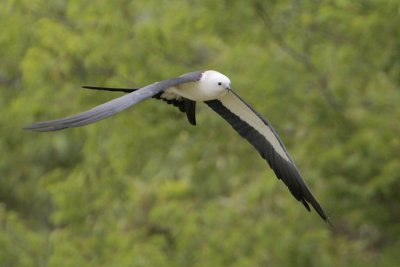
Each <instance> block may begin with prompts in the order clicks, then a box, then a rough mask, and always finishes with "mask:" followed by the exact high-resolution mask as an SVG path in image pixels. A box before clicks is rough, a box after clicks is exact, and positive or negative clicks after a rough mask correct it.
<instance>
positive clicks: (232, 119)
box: [205, 90, 329, 223]
mask: <svg viewBox="0 0 400 267" xmlns="http://www.w3.org/2000/svg"><path fill="white" fill-rule="evenodd" d="M205 103H206V104H207V105H208V106H209V107H211V108H212V109H213V110H214V111H215V112H217V113H218V114H219V115H220V116H221V117H223V118H224V119H225V120H226V121H227V122H228V123H229V124H230V125H231V126H232V127H233V129H235V130H236V131H237V132H238V133H239V134H240V135H241V136H242V137H243V138H245V139H246V140H247V141H249V142H250V144H252V145H253V147H254V148H255V149H256V150H257V151H258V152H259V153H260V155H261V157H263V158H264V159H265V160H266V161H267V162H268V164H269V166H270V167H271V168H272V170H273V171H274V172H275V174H276V176H277V177H278V178H279V179H281V180H282V181H283V182H284V183H285V184H286V186H287V187H288V188H289V190H290V192H291V193H292V194H293V196H294V197H295V198H296V199H297V200H298V201H300V202H302V203H303V205H304V206H305V207H306V208H307V210H310V207H309V205H308V204H311V206H313V207H314V209H315V210H316V211H317V212H318V214H319V215H320V216H321V217H322V218H323V219H324V220H325V221H326V222H328V223H329V219H328V217H327V215H326V214H325V212H324V210H323V209H322V208H321V206H320V205H319V203H318V202H317V200H316V199H315V197H314V196H313V194H312V193H311V191H310V189H309V188H308V186H307V184H306V182H305V181H304V180H303V178H302V177H301V175H300V172H299V171H298V169H297V168H296V165H295V164H294V162H293V160H292V159H291V158H290V156H289V153H288V152H287V150H286V148H285V146H284V145H283V143H282V141H281V140H280V138H279V137H278V134H277V133H276V132H275V130H274V129H273V128H272V126H271V124H270V123H269V122H268V121H267V120H266V119H264V118H263V117H261V115H260V114H259V113H258V112H257V111H255V110H254V109H253V108H252V107H251V106H250V105H249V104H247V103H246V102H245V101H244V100H243V99H242V98H240V97H239V96H238V95H237V94H236V93H235V92H233V91H232V90H231V91H230V92H229V93H227V94H225V95H224V96H223V97H221V98H220V99H218V100H211V101H206V102H205Z"/></svg>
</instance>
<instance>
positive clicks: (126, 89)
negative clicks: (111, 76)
mask: <svg viewBox="0 0 400 267" xmlns="http://www.w3.org/2000/svg"><path fill="white" fill-rule="evenodd" d="M82 88H85V89H91V90H101V91H112V92H124V93H132V92H133V91H136V90H137V89H138V88H118V87H100V86H87V85H84V86H82Z"/></svg>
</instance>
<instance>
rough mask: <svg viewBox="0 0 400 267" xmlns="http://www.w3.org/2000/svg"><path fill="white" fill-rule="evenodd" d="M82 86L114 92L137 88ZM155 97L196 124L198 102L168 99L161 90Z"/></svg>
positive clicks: (130, 90) (126, 91) (129, 91)
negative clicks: (175, 108) (173, 107)
mask: <svg viewBox="0 0 400 267" xmlns="http://www.w3.org/2000/svg"><path fill="white" fill-rule="evenodd" d="M82 88H86V89H92V90H102V91H112V92H124V93H131V92H134V91H136V90H138V89H137V88H120V87H100V86H82ZM153 98H156V99H160V100H163V101H164V102H166V103H168V104H170V105H173V106H175V107H177V108H178V109H179V111H181V112H184V113H186V117H187V119H188V121H189V123H190V124H192V125H196V102H195V101H192V100H190V99H187V98H184V97H180V96H179V97H178V96H177V97H176V98H172V99H168V98H165V97H163V92H159V93H157V94H155V95H154V96H153Z"/></svg>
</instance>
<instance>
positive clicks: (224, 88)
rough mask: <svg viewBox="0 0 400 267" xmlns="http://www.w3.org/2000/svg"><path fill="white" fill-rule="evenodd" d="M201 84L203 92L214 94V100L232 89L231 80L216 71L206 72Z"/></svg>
mask: <svg viewBox="0 0 400 267" xmlns="http://www.w3.org/2000/svg"><path fill="white" fill-rule="evenodd" d="M200 83H201V84H202V87H203V90H205V91H207V92H208V93H210V94H212V96H213V98H217V97H219V96H222V95H224V94H225V93H227V92H228V91H229V90H230V89H231V80H229V78H228V77H226V76H225V75H223V74H222V73H220V72H218V71H215V70H207V71H205V72H204V73H203V75H202V76H201V79H200ZM210 96H211V95H210Z"/></svg>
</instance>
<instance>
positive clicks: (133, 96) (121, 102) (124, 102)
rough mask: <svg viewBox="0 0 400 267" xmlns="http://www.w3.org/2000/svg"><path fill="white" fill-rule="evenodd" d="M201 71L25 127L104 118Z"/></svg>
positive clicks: (43, 127) (59, 125)
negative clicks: (84, 109) (70, 114)
mask: <svg viewBox="0 0 400 267" xmlns="http://www.w3.org/2000/svg"><path fill="white" fill-rule="evenodd" d="M201 75H202V72H192V73H188V74H186V75H183V76H180V77H178V78H172V79H168V80H164V81H160V82H156V83H154V84H151V85H148V86H145V87H143V88H141V89H138V90H136V91H134V92H132V93H129V94H127V95H124V96H121V97H118V98H116V99H113V100H111V101H109V102H106V103H104V104H102V105H99V106H97V107H95V108H92V109H90V110H88V111H85V112H82V113H79V114H76V115H73V116H70V117H67V118H63V119H57V120H51V121H44V122H37V123H34V124H32V125H30V126H28V127H26V128H25V129H28V130H33V131H38V132H48V131H58V130H62V129H65V128H72V127H79V126H83V125H87V124H90V123H93V122H96V121H99V120H102V119H104V118H107V117H110V116H112V115H114V114H116V113H118V112H120V111H122V110H125V109H127V108H129V107H131V106H133V105H135V104H137V103H139V102H141V101H143V100H146V99H148V98H150V97H152V96H154V95H156V94H158V93H160V92H162V91H164V90H166V89H168V88H170V87H173V86H177V85H179V84H183V83H189V82H195V81H198V80H200V78H201Z"/></svg>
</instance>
